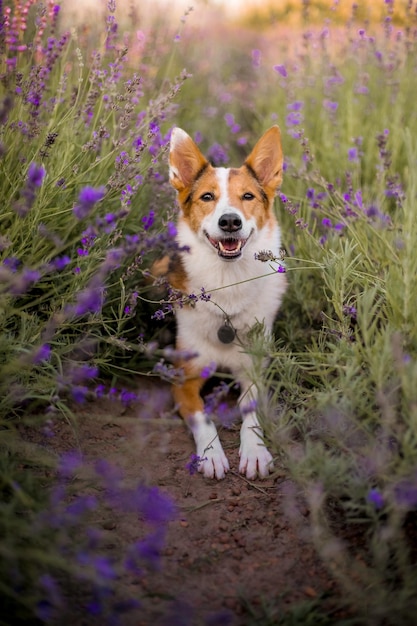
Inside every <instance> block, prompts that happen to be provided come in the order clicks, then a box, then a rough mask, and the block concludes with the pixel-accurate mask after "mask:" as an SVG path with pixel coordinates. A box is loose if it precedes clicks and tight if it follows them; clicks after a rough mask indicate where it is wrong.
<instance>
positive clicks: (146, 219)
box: [142, 211, 155, 230]
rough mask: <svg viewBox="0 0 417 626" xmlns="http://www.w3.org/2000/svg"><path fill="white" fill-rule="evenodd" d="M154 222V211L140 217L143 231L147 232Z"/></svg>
mask: <svg viewBox="0 0 417 626" xmlns="http://www.w3.org/2000/svg"><path fill="white" fill-rule="evenodd" d="M154 221H155V211H149V213H148V215H144V216H143V217H142V224H143V227H144V229H145V230H149V229H150V228H151V226H153V223H154Z"/></svg>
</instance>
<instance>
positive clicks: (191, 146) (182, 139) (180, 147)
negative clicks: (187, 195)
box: [169, 128, 208, 191]
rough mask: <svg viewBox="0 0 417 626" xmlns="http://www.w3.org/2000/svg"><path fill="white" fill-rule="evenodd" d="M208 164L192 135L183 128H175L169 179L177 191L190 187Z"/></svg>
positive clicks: (170, 155)
mask: <svg viewBox="0 0 417 626" xmlns="http://www.w3.org/2000/svg"><path fill="white" fill-rule="evenodd" d="M207 165H208V161H207V159H206V158H205V157H204V156H203V155H202V154H201V152H200V150H199V149H198V148H197V146H196V144H195V143H194V141H193V140H192V139H191V137H190V136H189V135H188V134H187V133H186V132H185V130H182V128H174V130H173V131H172V133H171V146H170V153H169V180H170V182H171V185H172V186H173V187H175V189H176V190H177V191H182V190H183V189H185V188H186V187H189V186H190V185H191V184H192V183H193V181H194V180H195V178H196V177H197V175H198V174H199V172H201V171H202V170H203V169H204V168H205V167H206V166H207Z"/></svg>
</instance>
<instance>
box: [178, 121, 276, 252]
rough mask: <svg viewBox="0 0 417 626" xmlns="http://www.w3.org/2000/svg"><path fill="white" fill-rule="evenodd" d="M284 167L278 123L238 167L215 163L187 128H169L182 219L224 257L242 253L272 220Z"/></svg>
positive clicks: (271, 223) (273, 220) (272, 222)
mask: <svg viewBox="0 0 417 626" xmlns="http://www.w3.org/2000/svg"><path fill="white" fill-rule="evenodd" d="M282 167H283V154H282V148H281V133H280V130H279V128H278V126H273V127H272V128H270V129H269V130H268V131H267V132H266V133H265V134H264V135H263V136H262V137H261V138H260V139H259V141H258V142H257V144H256V145H255V147H254V148H253V150H252V152H251V153H250V155H249V156H248V158H247V159H246V161H245V162H244V164H243V165H242V166H241V167H240V168H224V167H213V166H212V165H211V164H210V163H209V162H208V160H207V159H206V158H205V157H204V156H203V155H202V153H201V152H200V150H199V149H198V147H197V146H196V144H195V143H194V141H193V140H192V139H191V137H190V136H189V135H188V134H187V133H186V132H185V131H183V130H182V129H181V128H174V130H173V131H172V135H171V148H170V170H169V176H170V181H171V184H172V185H173V187H174V188H175V189H176V190H177V192H178V201H179V205H180V209H181V219H182V220H185V221H186V222H187V225H188V226H189V228H190V229H191V231H192V232H193V233H195V235H196V236H197V237H198V238H199V239H203V240H204V241H205V242H206V243H207V245H208V246H210V247H211V248H212V250H213V251H214V252H215V253H216V254H217V255H218V256H219V257H220V258H221V259H223V260H225V261H234V260H236V259H238V258H240V257H241V256H242V254H244V249H245V246H246V244H247V242H248V241H250V240H253V241H255V240H256V238H257V235H258V234H259V232H261V231H262V230H263V229H264V228H267V227H268V226H271V227H272V226H273V224H275V218H274V216H273V212H272V204H273V200H274V197H275V193H276V190H277V188H278V187H279V186H280V184H281V181H282Z"/></svg>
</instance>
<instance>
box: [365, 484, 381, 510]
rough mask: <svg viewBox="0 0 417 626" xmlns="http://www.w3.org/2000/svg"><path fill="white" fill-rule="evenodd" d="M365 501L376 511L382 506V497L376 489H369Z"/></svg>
mask: <svg viewBox="0 0 417 626" xmlns="http://www.w3.org/2000/svg"><path fill="white" fill-rule="evenodd" d="M366 499H367V501H368V502H369V503H370V504H372V505H373V506H374V508H375V509H376V510H377V511H378V510H379V509H382V507H383V506H384V498H383V495H382V494H381V492H380V491H379V490H378V489H370V490H369V491H368V495H367V496H366Z"/></svg>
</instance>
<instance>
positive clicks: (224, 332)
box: [217, 324, 236, 343]
mask: <svg viewBox="0 0 417 626" xmlns="http://www.w3.org/2000/svg"><path fill="white" fill-rule="evenodd" d="M217 337H218V338H219V341H221V342H222V343H232V341H234V338H235V337H236V331H235V329H234V328H233V326H230V324H222V326H220V328H219V330H218V331H217Z"/></svg>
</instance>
